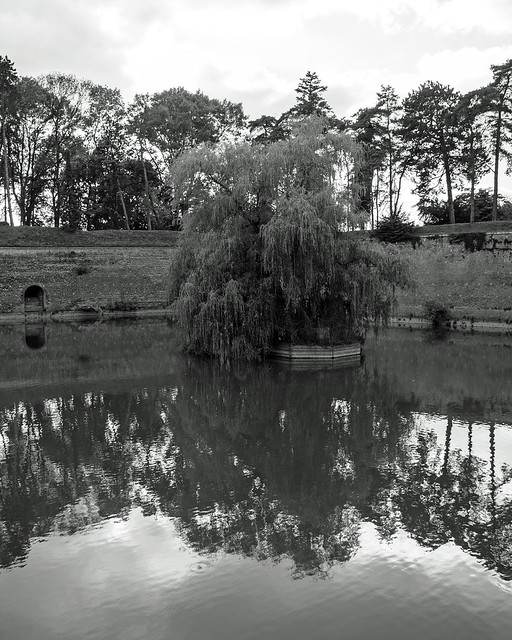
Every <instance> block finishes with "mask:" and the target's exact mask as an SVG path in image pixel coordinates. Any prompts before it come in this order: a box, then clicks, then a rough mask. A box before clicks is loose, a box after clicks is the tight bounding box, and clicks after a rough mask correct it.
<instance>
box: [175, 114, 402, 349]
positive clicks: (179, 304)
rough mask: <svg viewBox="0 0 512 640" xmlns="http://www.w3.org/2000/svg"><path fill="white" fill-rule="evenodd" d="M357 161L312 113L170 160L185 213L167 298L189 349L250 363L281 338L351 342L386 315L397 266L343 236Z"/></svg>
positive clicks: (352, 208)
mask: <svg viewBox="0 0 512 640" xmlns="http://www.w3.org/2000/svg"><path fill="white" fill-rule="evenodd" d="M359 157H360V150H359V148H358V146H357V145H356V143H355V142H354V141H353V140H352V139H351V138H350V137H348V136H346V135H344V134H339V133H332V132H329V131H326V126H325V122H324V121H322V120H321V119H320V118H311V119H308V120H307V121H304V122H302V123H301V124H300V125H299V126H298V127H297V128H296V129H295V130H294V132H293V134H292V136H291V137H290V138H289V139H287V140H283V141H279V142H275V143H273V144H269V145H256V144H250V143H248V142H243V143H240V142H239V143H233V144H224V145H222V146H216V147H202V148H196V149H194V150H192V151H191V152H190V153H188V154H186V155H184V156H182V158H181V159H180V160H179V161H178V162H177V163H176V164H175V165H174V167H173V171H172V176H171V179H172V183H173V187H174V189H175V193H176V198H177V204H179V206H180V207H181V208H182V209H183V210H185V211H186V213H185V215H184V220H183V231H182V233H181V237H180V242H179V246H178V249H177V252H176V254H175V256H174V258H173V260H172V264H171V267H170V272H169V302H170V304H171V311H172V313H173V316H174V318H175V320H176V321H177V323H178V324H179V326H181V327H182V329H183V330H184V332H185V336H186V337H185V342H186V346H187V348H188V350H190V351H192V352H194V353H199V354H204V355H211V356H216V357H219V358H220V360H221V361H223V362H229V361H234V360H243V359H254V358H259V357H262V356H264V355H265V354H266V353H268V351H269V350H270V349H271V348H272V346H273V345H274V344H275V343H276V342H278V341H287V342H288V341H289V342H293V343H297V342H303V343H311V342H318V341H319V340H325V341H329V342H349V341H353V340H357V339H359V338H360V337H361V336H362V334H363V332H364V330H365V327H366V326H367V325H368V323H370V322H381V321H383V320H385V319H386V317H387V314H388V313H389V311H390V308H391V304H392V301H393V295H394V289H395V286H396V285H402V284H404V283H405V279H406V274H405V270H404V267H403V265H402V263H401V262H400V261H399V260H398V258H397V256H396V254H394V253H392V250H390V249H388V248H387V249H382V248H381V247H379V246H378V245H371V244H370V243H368V242H366V241H361V240H357V239H354V238H353V237H352V236H351V234H346V233H343V231H344V230H347V229H349V228H354V227H355V226H357V225H360V224H361V223H362V222H364V218H363V217H362V215H363V214H361V213H360V212H358V211H357V205H356V203H357V201H358V193H359V188H358V182H357V175H358V162H359Z"/></svg>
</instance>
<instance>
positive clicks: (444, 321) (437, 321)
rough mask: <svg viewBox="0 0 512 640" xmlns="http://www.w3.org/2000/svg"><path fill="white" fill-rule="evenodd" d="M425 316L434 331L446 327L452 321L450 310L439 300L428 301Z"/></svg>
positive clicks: (425, 306)
mask: <svg viewBox="0 0 512 640" xmlns="http://www.w3.org/2000/svg"><path fill="white" fill-rule="evenodd" d="M424 309H425V316H426V318H427V319H428V320H430V324H431V325H432V328H433V329H439V328H441V327H446V326H447V325H448V324H449V322H450V320H451V313H450V310H449V309H448V308H447V307H446V306H445V305H444V304H442V303H441V302H438V301H437V300H427V302H425V305H424Z"/></svg>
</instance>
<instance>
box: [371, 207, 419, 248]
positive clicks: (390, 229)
mask: <svg viewBox="0 0 512 640" xmlns="http://www.w3.org/2000/svg"><path fill="white" fill-rule="evenodd" d="M371 237H372V238H376V239H377V240H380V241H381V242H392V243H396V242H412V243H413V244H415V243H416V242H419V238H418V237H417V236H416V235H415V234H414V224H413V223H412V222H411V221H410V220H409V219H408V218H407V216H406V215H405V214H398V215H392V216H388V217H386V218H382V220H380V221H379V222H378V224H377V228H376V229H375V230H374V231H372V233H371Z"/></svg>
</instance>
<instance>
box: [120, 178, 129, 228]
mask: <svg viewBox="0 0 512 640" xmlns="http://www.w3.org/2000/svg"><path fill="white" fill-rule="evenodd" d="M117 189H118V192H119V197H120V199H121V206H122V207H123V214H124V223H125V225H126V229H127V230H128V231H130V220H129V219H128V212H127V211H126V204H125V202H124V196H123V192H122V190H121V183H120V182H119V178H117Z"/></svg>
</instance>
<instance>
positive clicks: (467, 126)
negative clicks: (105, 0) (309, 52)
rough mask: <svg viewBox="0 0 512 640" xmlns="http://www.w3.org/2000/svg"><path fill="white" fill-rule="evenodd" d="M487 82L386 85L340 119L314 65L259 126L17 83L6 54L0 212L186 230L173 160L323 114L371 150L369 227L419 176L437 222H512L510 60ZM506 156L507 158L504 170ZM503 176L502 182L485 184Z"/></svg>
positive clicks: (364, 196)
mask: <svg viewBox="0 0 512 640" xmlns="http://www.w3.org/2000/svg"><path fill="white" fill-rule="evenodd" d="M491 74H492V79H491V81H490V83H489V85H488V86H486V87H483V88H480V89H475V90H473V91H470V92H468V93H467V94H465V95H462V94H460V93H459V92H457V91H455V90H454V89H453V88H452V87H450V86H447V85H443V84H441V83H439V82H434V81H432V82H426V83H424V84H423V85H421V86H420V87H418V88H417V89H416V90H414V91H412V92H411V93H410V94H409V95H408V96H406V97H405V98H403V99H402V98H401V97H399V96H398V95H397V93H396V92H395V91H394V89H393V88H392V87H390V86H382V88H381V90H380V91H379V92H378V93H377V96H376V99H375V102H374V104H372V105H369V106H368V107H365V108H363V109H360V110H359V111H358V112H357V113H356V114H353V115H350V114H336V113H334V111H333V110H332V109H331V107H330V105H329V104H328V102H327V100H326V98H325V92H326V91H327V87H326V86H325V85H323V84H322V83H321V81H320V79H319V78H318V76H317V74H316V73H314V72H307V73H306V75H305V76H304V77H303V78H301V79H300V81H299V84H298V86H297V88H296V101H295V104H293V105H292V106H291V107H290V108H289V109H287V110H285V111H284V112H283V113H282V114H280V115H275V114H273V115H262V116H260V117H258V118H255V119H253V120H249V119H248V118H247V116H246V114H245V113H244V110H243V105H241V104H239V103H234V102H231V101H229V100H226V99H217V98H210V97H208V96H206V95H205V94H204V93H202V92H201V91H196V92H195V93H192V92H190V91H187V90H186V89H184V88H182V87H174V88H169V89H167V90H165V91H161V92H157V93H154V94H140V95H136V96H135V97H134V99H133V100H132V101H131V102H130V103H129V104H126V103H125V101H124V100H123V97H122V96H121V94H120V92H119V91H118V90H117V89H115V88H110V87H105V86H101V85H97V84H94V83H93V82H90V81H89V80H83V79H78V78H76V77H74V76H71V75H66V74H61V73H51V74H46V75H43V76H40V77H38V78H32V77H20V76H19V75H18V73H17V72H16V69H15V65H14V64H13V62H12V61H11V60H10V59H9V58H8V57H6V56H0V107H1V109H0V128H1V136H0V146H1V158H0V160H1V168H2V170H1V171H0V198H1V200H2V205H3V206H2V215H1V218H2V219H3V220H5V221H8V222H10V224H11V225H12V224H13V223H14V222H16V223H18V222H19V223H20V224H21V225H26V226H55V227H68V228H72V229H83V230H92V229H119V228H124V229H175V228H179V227H180V225H181V219H182V216H183V210H182V209H180V208H179V207H176V206H173V203H174V202H175V185H174V184H173V182H172V180H171V175H172V173H173V165H174V164H175V163H176V162H177V161H178V160H179V158H180V157H181V156H182V155H183V154H185V153H186V152H187V151H189V150H190V149H195V148H198V147H200V146H202V145H215V144H218V143H222V142H227V141H233V140H236V139H248V140H250V141H252V142H255V143H261V144H271V143H275V142H280V141H283V140H286V139H288V138H289V137H290V135H291V132H292V131H293V129H294V126H295V123H296V122H297V120H300V119H301V118H305V117H308V116H311V115H317V116H320V117H324V118H326V119H327V121H328V126H329V130H330V131H336V132H338V133H344V134H345V135H346V136H350V137H351V138H352V139H353V140H355V141H356V142H358V143H359V144H360V145H361V146H362V148H363V150H364V155H363V160H362V162H361V165H360V176H359V179H360V183H361V187H362V188H361V189H360V191H359V201H358V203H357V207H358V208H359V209H360V210H361V211H362V212H364V213H365V214H366V217H365V220H366V222H365V223H364V224H365V225H366V226H367V227H368V226H370V227H371V228H374V227H376V225H377V223H378V221H379V220H380V219H382V218H383V217H386V216H398V215H399V214H400V213H402V214H403V213H408V212H406V211H404V207H403V189H404V183H405V182H406V181H408V182H412V184H413V185H414V190H415V193H416V194H417V196H418V204H417V206H418V211H419V216H420V218H421V219H422V220H423V221H424V222H427V223H439V222H450V223H455V222H462V221H469V222H473V221H479V220H487V219H492V220H497V219H499V218H503V217H505V218H509V217H511V209H512V205H511V204H510V203H509V202H506V201H504V200H503V199H502V200H500V195H499V180H500V176H501V175H502V174H503V169H504V164H505V163H506V162H510V157H511V156H510V152H511V139H512V60H508V61H506V62H504V63H502V64H497V65H492V67H491ZM500 163H501V164H500ZM489 176H492V179H493V189H492V190H489V191H487V192H486V191H481V190H479V185H480V182H481V180H482V179H483V178H485V177H489Z"/></svg>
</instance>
